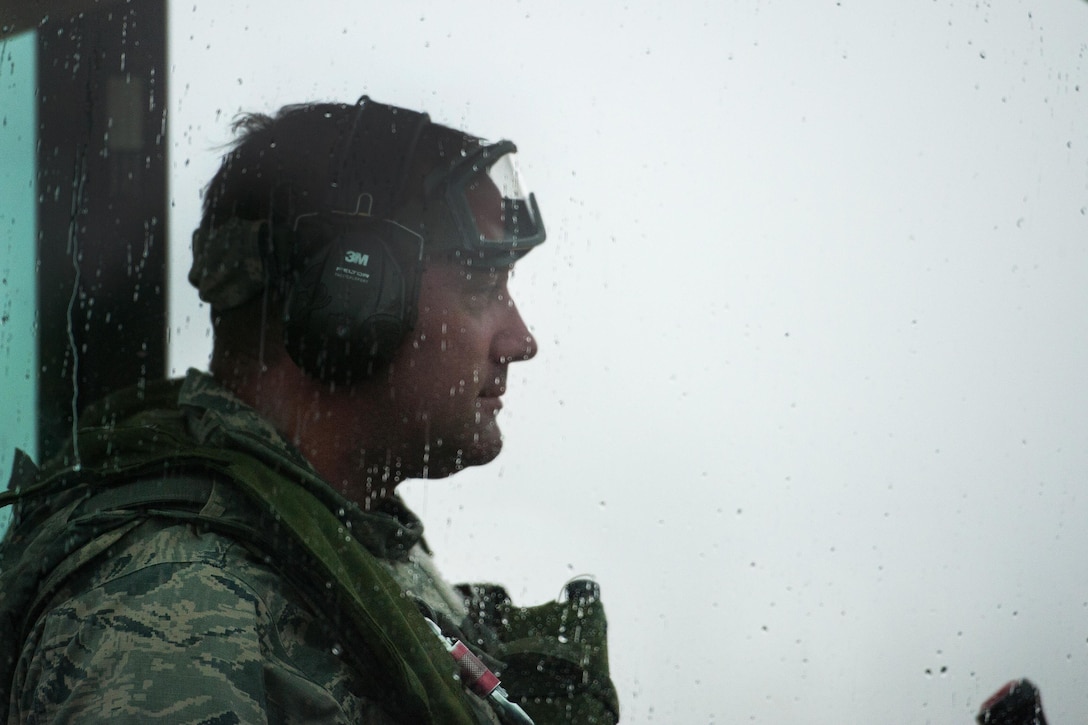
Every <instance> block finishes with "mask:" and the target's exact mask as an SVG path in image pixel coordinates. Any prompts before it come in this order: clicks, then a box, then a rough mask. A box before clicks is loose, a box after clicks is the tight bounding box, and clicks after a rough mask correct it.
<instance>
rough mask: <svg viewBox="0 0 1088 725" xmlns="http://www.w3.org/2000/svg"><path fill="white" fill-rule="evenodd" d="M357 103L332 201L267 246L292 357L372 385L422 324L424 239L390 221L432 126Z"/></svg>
mask: <svg viewBox="0 0 1088 725" xmlns="http://www.w3.org/2000/svg"><path fill="white" fill-rule="evenodd" d="M357 105H358V110H357V112H356V115H355V118H354V122H353V123H352V126H351V128H350V129H348V131H347V133H346V136H345V142H344V146H343V149H342V150H341V152H340V153H341V155H342V162H341V164H340V172H339V174H338V175H337V178H335V179H333V180H332V184H331V185H330V193H329V195H328V196H327V197H326V198H325V199H323V200H320V201H319V203H318V204H316V205H314V206H316V209H315V210H314V211H309V212H304V213H299V214H297V215H295V216H294V221H293V223H292V224H291V225H290V227H288V228H281V229H276V230H275V232H274V233H273V234H272V238H271V239H268V240H267V242H266V243H267V244H268V245H269V246H270V247H271V249H269V250H268V251H269V253H270V258H271V261H272V265H271V266H272V268H273V269H274V270H276V269H278V270H279V271H278V273H274V274H275V275H276V276H277V277H279V279H280V280H281V282H282V284H283V289H284V292H285V303H284V312H283V320H284V334H285V344H286V348H287V352H288V354H289V355H290V356H291V359H292V360H294V361H295V363H296V364H297V365H298V366H299V367H300V368H302V370H304V371H305V372H306V373H307V374H308V375H311V376H313V377H315V378H317V379H319V380H322V381H325V382H336V383H350V382H351V381H360V380H364V379H366V378H368V377H370V376H372V375H373V374H374V371H375V369H376V367H377V366H378V365H380V364H381V363H384V362H387V361H388V360H389V359H390V358H391V357H392V356H393V354H394V353H395V352H396V350H397V348H398V347H399V346H400V344H401V343H402V342H403V340H404V338H405V336H406V335H407V334H408V332H409V331H410V330H411V329H412V327H413V325H414V324H415V320H416V314H417V303H418V297H419V283H420V277H421V275H422V267H423V265H422V259H423V237H422V236H420V235H419V234H417V233H416V232H414V231H412V230H410V229H408V228H407V227H404V226H403V225H401V224H399V223H397V222H396V221H394V220H393V219H392V218H391V217H392V216H393V214H394V212H395V211H396V209H395V206H396V204H397V203H399V202H400V201H401V195H402V193H403V191H404V186H405V183H406V180H407V178H408V174H409V171H410V168H411V165H412V161H413V158H414V154H415V147H416V143H417V141H418V139H419V135H420V133H421V132H422V131H423V129H424V128H425V127H426V126H427V125H428V124H429V123H430V119H429V117H428V116H427V115H426V114H424V113H416V112H414V111H408V110H405V109H401V108H396V107H393V106H386V105H383V104H379V103H374V102H372V101H370V100H369V99H368V98H366V97H365V96H364V97H363V98H361V99H359V102H358V104H357ZM311 208H313V207H311ZM300 250H308V251H306V252H303V251H300ZM304 255H305V256H304ZM266 259H269V257H266Z"/></svg>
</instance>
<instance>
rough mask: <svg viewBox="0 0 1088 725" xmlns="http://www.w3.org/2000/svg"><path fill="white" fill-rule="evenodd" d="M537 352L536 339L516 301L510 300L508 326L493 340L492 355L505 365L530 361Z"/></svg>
mask: <svg viewBox="0 0 1088 725" xmlns="http://www.w3.org/2000/svg"><path fill="white" fill-rule="evenodd" d="M536 352H537V344H536V338H535V337H533V333H531V332H529V328H528V326H526V324H525V320H523V319H522V317H521V313H520V312H518V308H517V306H516V305H515V304H514V301H513V300H510V307H509V314H508V317H507V321H506V324H505V325H503V327H502V328H501V329H500V330H499V331H498V333H497V334H496V335H495V339H494V340H492V343H491V355H492V357H493V358H494V359H495V360H496V361H497V362H499V363H502V364H504V365H505V364H507V363H512V362H518V361H520V360H530V359H532V358H533V357H534V356H535V355H536Z"/></svg>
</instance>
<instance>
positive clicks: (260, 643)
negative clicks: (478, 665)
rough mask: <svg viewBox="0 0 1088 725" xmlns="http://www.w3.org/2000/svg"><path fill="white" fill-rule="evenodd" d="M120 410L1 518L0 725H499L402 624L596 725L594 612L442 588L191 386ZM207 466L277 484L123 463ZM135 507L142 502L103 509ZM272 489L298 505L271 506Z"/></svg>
mask: <svg viewBox="0 0 1088 725" xmlns="http://www.w3.org/2000/svg"><path fill="white" fill-rule="evenodd" d="M130 395H131V394H130ZM172 396H173V397H174V399H175V404H174V405H173V406H169V405H167V404H165V403H167V402H169V400H170V398H171V397H172ZM136 398H137V399H142V400H140V402H139V404H138V405H134V404H133V403H132V402H129V403H118V402H116V401H114V402H110V401H107V403H106V404H105V405H103V406H101V407H99V408H97V409H95V410H94V411H91V417H97V418H98V421H97V423H98V427H97V428H92V429H88V430H87V431H83V432H81V435H80V437H79V441H80V447H81V448H82V449H83V450H80V451H79V459H78V460H79V462H80V465H78V466H70V465H69V466H68V467H67V468H64V467H61V468H62V469H63V471H64V473H63V474H58V475H54V476H53V478H52V479H50V477H49V476H48V475H44V474H40V475H38V476H37V479H38V480H42V479H45V480H47V481H52V482H51V483H50V486H51V487H52V488H51V489H49V494H48V497H47V498H45V499H43V500H41V501H38V502H37V505H36V506H35V505H34V504H33V503H32V501H33V499H32V500H28V501H23V502H21V503H20V506H19V507H18V508H17V510H16V516H15V520H13V522H12V527H11V530H10V531H9V534H8V537H7V539H6V540H5V542H4V544H3V546H2V547H0V567H2V569H0V586H2V588H0V638H3V637H4V636H5V635H6V636H8V637H14V636H15V635H18V636H21V637H24V638H25V639H22V642H23V646H22V647H21V649H19V650H18V651H17V652H16V653H15V655H16V659H14V660H13V661H12V662H11V664H12V665H13V668H12V669H13V676H12V680H11V690H10V709H9V711H8V713H7V715H8V718H9V722H11V723H16V722H20V723H21V722H27V723H34V722H62V721H63V722H69V721H71V722H80V723H94V722H115V721H117V720H118V719H120V720H121V721H123V722H129V721H131V722H135V721H139V722H143V721H147V720H159V721H163V722H170V723H256V722H273V723H296V722H315V723H393V722H422V721H436V722H452V721H454V720H453V718H454V717H455V716H456V718H457V721H458V722H466V723H467V722H483V723H497V722H500V720H499V719H498V717H497V716H496V714H495V713H494V711H492V710H491V708H490V707H489V706H488V705H487V704H486V703H485V702H484V701H483V700H481V699H480V698H478V697H477V696H476V695H474V694H472V693H470V692H468V691H467V690H465V689H464V688H463V687H461V686H460V685H459V683H458V681H457V677H456V675H455V672H456V668H455V666H454V665H453V660H452V659H451V658H450V657H449V655H448V654H447V653H446V652H445V650H444V648H443V647H442V645H441V643H440V642H439V641H438V639H437V637H434V636H433V634H430V633H427V632H426V627H425V626H422V625H421V624H420V623H421V622H422V621H423V620H422V617H421V616H418V614H419V612H420V611H422V612H425V613H426V614H427V615H428V616H429V617H430V618H432V619H433V620H435V621H437V622H438V623H439V624H440V625H441V626H442V628H443V629H444V630H445V631H447V632H448V633H449V634H451V635H453V636H456V637H458V638H460V639H462V640H463V641H465V642H466V644H470V645H472V646H473V647H474V648H475V649H476V651H477V653H478V654H479V655H480V656H481V657H482V658H484V659H485V661H487V662H488V664H489V665H490V666H491V667H493V668H494V669H497V670H502V669H504V668H506V669H507V672H505V673H504V674H503V676H504V684H506V685H507V686H508V687H509V688H510V690H511V695H512V696H514V697H518V696H519V695H520V696H521V699H522V702H523V705H524V707H525V708H526V710H528V711H529V713H530V714H531V715H532V716H533V717H534V718H535V719H536V721H537V723H538V724H541V723H546V722H561V721H571V722H613V721H614V720H615V718H616V712H617V710H618V706H617V705H616V702H615V691H614V689H612V686H611V683H610V681H609V680H608V675H607V652H606V650H605V648H604V630H603V627H604V620H603V612H601V611H600V610H599V607H596V608H594V607H595V606H596V604H595V601H593V602H590V603H589V604H590V606H589V608H588V609H587V608H585V607H579V608H577V609H574V608H572V607H571V606H570V605H557V604H551V605H548V607H550V608H547V609H544V608H537V609H530V610H521V609H517V608H513V607H512V606H511V605H510V603H509V600H508V598H506V597H505V593H503V592H502V591H501V590H500V589H498V588H494V587H476V588H472V589H464V590H461V591H458V590H454V589H453V588H452V587H450V586H449V585H448V584H446V583H445V582H444V581H443V580H442V579H441V577H439V576H438V574H437V572H436V570H435V569H434V566H433V563H432V561H431V557H430V555H429V552H428V551H427V549H426V547H425V544H424V543H423V541H422V525H421V523H420V522H419V520H418V519H417V518H416V517H415V516H413V515H412V514H411V512H410V511H408V510H407V509H406V508H405V507H404V506H403V505H402V504H401V503H400V502H399V500H396V499H394V500H392V501H389V502H387V505H386V506H385V507H384V508H383V509H382V510H381V511H378V512H363V511H361V510H360V509H358V507H356V506H354V505H353V504H350V503H349V502H347V501H346V500H344V499H343V498H342V497H340V496H339V495H338V494H337V493H336V492H335V491H333V490H332V489H331V488H330V487H328V486H326V485H324V483H323V482H321V481H320V479H318V478H317V476H316V474H315V473H314V472H313V470H312V468H311V467H310V466H309V464H308V463H307V462H306V461H305V460H304V459H303V457H302V456H301V455H300V454H299V453H298V452H297V450H295V449H294V448H293V447H292V446H291V445H290V444H288V443H287V442H286V441H285V440H284V439H283V438H282V437H281V436H280V435H279V434H278V433H277V432H276V431H275V430H274V429H272V428H271V426H269V424H268V423H267V422H266V421H264V420H263V419H261V418H260V417H259V416H258V415H257V414H256V413H255V412H254V411H252V410H251V409H249V408H248V407H246V406H244V405H243V404H241V403H240V402H239V401H237V400H236V399H234V398H233V397H231V396H230V395H229V393H227V392H226V391H225V390H223V389H222V388H221V387H219V386H218V385H217V384H216V383H215V382H214V381H213V380H212V379H211V378H209V377H208V376H206V375H203V374H200V373H197V372H195V371H190V373H189V375H188V377H187V379H186V380H185V381H184V383H183V384H181V386H180V391H179V389H178V386H177V384H167V385H165V386H163V387H162V388H161V389H157V390H152V391H145V392H143V393H137V394H136ZM141 406H144V407H141ZM133 408H135V410H133ZM85 417H86V416H85ZM119 422H124V426H119V425H118V423H119ZM171 426H173V427H171ZM122 428H123V429H124V430H126V431H129V434H128V438H124V437H123V436H121V435H120V433H119V432H118V431H121V430H122ZM179 431H182V432H181V433H179ZM126 441H127V442H126ZM194 447H195V448H194ZM220 448H222V449H229V450H230V451H232V455H234V458H231V459H230V460H231V461H233V462H232V463H231V466H233V468H230V467H224V468H221V469H219V470H220V471H223V470H234V469H235V468H236V469H238V470H242V469H243V468H245V466H244V465H243V464H244V463H245V461H247V460H250V459H259V460H260V461H261V462H262V463H261V465H263V466H265V468H261V469H260V470H262V471H265V472H269V471H271V472H275V473H277V474H279V475H280V476H281V478H279V479H275V480H273V483H272V484H271V485H269V486H268V489H267V490H268V491H269V492H270V493H269V494H268V496H267V497H266V498H264V499H260V497H256V500H255V497H254V496H252V495H246V494H245V493H244V492H242V491H240V490H239V486H238V485H236V484H235V483H234V481H233V480H232V478H231V477H230V476H223V475H217V474H211V475H208V474H207V473H206V472H205V473H201V474H200V475H196V476H194V475H193V473H192V470H193V469H192V468H191V467H190V468H189V469H186V470H187V472H184V473H182V474H178V473H176V472H174V468H169V471H170V473H169V475H164V474H163V473H162V470H163V466H164V463H163V460H164V459H163V458H162V457H161V456H159V455H158V454H156V455H149V456H146V457H144V458H141V456H140V454H141V452H143V451H145V450H148V449H154V450H159V451H161V450H166V451H170V450H172V449H176V450H177V451H178V456H181V457H185V456H189V458H191V459H192V460H197V458H194V457H193V455H192V453H191V451H192V450H201V451H205V450H206V451H216V450H218V449H220ZM239 449H241V456H239V455H238V454H237V452H238V451H239ZM76 455H77V451H76V449H74V448H73V449H71V450H69V451H68V453H67V457H68V458H69V461H68V462H69V463H71V462H72V461H71V459H73V458H75V456H76ZM201 455H203V454H201ZM209 455H211V454H210V453H209ZM133 460H139V461H140V463H138V464H131V461H133ZM201 460H202V459H201ZM169 465H170V466H173V463H172V462H171V463H170V464H169ZM255 470H256V469H255ZM156 471H158V472H159V473H158V477H159V480H160V481H161V482H162V485H161V487H160V488H158V489H155V488H154V486H155V480H154V472H156ZM285 473H289V474H291V475H288V476H284V474H285ZM135 474H138V475H135ZM186 476H188V478H187V477H186ZM238 477H239V478H244V476H241V474H239V475H238ZM251 478H252V477H251ZM269 478H270V477H269V476H267V475H266V476H264V479H269ZM114 479H119V480H120V481H122V483H116V482H115V481H114ZM288 480H292V481H303V485H302V486H299V485H294V484H291V485H288V484H286V483H285V481H288ZM58 481H59V482H60V483H58ZM106 481H109V482H110V483H109V484H107V483H105V482H106ZM88 482H89V483H88ZM265 483H267V480H265ZM265 483H262V485H265ZM13 485H18V484H17V483H16V482H14V481H13ZM126 486H127V488H126ZM171 486H172V487H173V488H171ZM149 488H150V489H152V492H153V494H154V496H153V497H152V498H154V500H151V501H148V500H139V501H137V502H136V503H133V502H132V501H131V500H129V501H128V502H127V503H125V504H124V505H122V504H121V503H119V501H122V500H125V496H127V495H128V493H126V491H127V490H128V489H131V490H133V491H138V492H143V491H146V490H148V489H149ZM304 488H305V489H306V490H305V491H303V489H304ZM53 489H55V491H54V490H53ZM285 491H286V492H287V493H289V494H290V495H291V496H297V495H302V496H305V497H306V498H304V499H299V498H297V497H296V498H295V499H276V498H275V497H276V496H278V495H281V494H284V493H285ZM300 492H301V493H300ZM141 495H142V494H141ZM137 498H139V497H137ZM172 499H178V500H180V502H181V503H178V502H177V501H173V502H171V500H172ZM276 501H283V502H289V501H303V502H304V504H305V505H291V504H290V503H279V504H276V503H275V502H276ZM277 506H278V508H277ZM322 507H323V508H322ZM307 508H312V511H311V510H304V511H303V512H302V513H301V514H300V513H299V509H307ZM311 513H313V514H314V517H313V518H315V520H316V519H319V518H320V517H319V516H317V513H321V514H323V515H325V516H326V518H327V519H328V521H332V522H333V526H334V528H335V529H336V530H335V531H334V532H332V533H331V534H330V533H328V532H327V529H328V528H329V526H328V524H325V525H324V526H325V530H321V531H319V530H318V529H314V531H315V532H317V534H315V537H314V538H316V539H320V538H321V537H322V536H327V537H328V538H329V539H330V540H333V541H334V544H333V545H332V549H328V550H327V551H330V552H332V553H322V552H324V551H326V550H323V549H321V548H320V546H318V545H314V544H312V542H309V541H304V538H306V537H302V536H300V535H299V534H298V532H299V531H300V530H301V529H304V528H305V526H307V525H309V523H308V522H309V521H310V517H309V514H311ZM330 513H331V515H332V516H335V519H333V518H331V517H329V514H330ZM299 521H301V522H302V523H298V522H299ZM292 532H294V533H292ZM319 543H321V542H319ZM343 561H347V562H354V564H353V565H352V567H351V570H352V572H354V573H353V574H352V577H354V578H355V580H354V581H352V582H350V583H349V584H347V585H345V584H344V583H343V581H344V577H343V576H342V575H340V578H339V579H337V577H336V575H335V571H336V568H337V567H338V566H340V565H341V563H342V562H343ZM330 562H331V563H330ZM375 562H376V564H375ZM368 567H371V568H368ZM330 572H332V573H330ZM352 587H354V588H355V589H356V590H357V591H356V592H354V593H352V592H346V591H345V590H347V589H351V588H352ZM20 592H21V593H20ZM360 592H361V594H360ZM352 596H354V597H355V600H354V601H356V602H360V601H361V602H362V605H361V606H359V605H356V608H355V609H354V610H353V609H352V608H351V606H352V601H353V600H352ZM398 600H399V601H398ZM469 609H471V610H472V616H469ZM406 612H407V613H406ZM587 612H588V614H587ZM367 618H369V619H370V620H372V621H370V622H369V629H368V625H367V622H366V621H365V620H367ZM416 620H418V621H416ZM568 620H570V623H572V624H573V623H574V622H575V620H577V623H578V625H579V627H580V628H583V627H584V629H585V630H586V631H587V632H588V631H590V630H593V631H594V632H595V634H593V635H592V637H589V636H588V635H586V636H581V640H582V642H583V643H584V644H583V645H582V647H581V649H579V650H578V651H574V650H568V648H569V646H570V645H569V639H570V638H568V637H564V636H557V635H556V634H555V632H556V631H557V632H558V634H559V635H562V634H563V632H564V631H565V628H566V626H567V623H568ZM360 622H362V624H360ZM424 624H425V623H424ZM492 624H493V625H495V629H493V628H492V627H491V626H489V625H492ZM591 625H592V626H591ZM421 627H422V629H421ZM503 627H509V629H510V632H507V636H506V637H505V638H504V637H503V636H502V634H501V632H500V633H499V634H496V631H498V630H501V629H502V628H503ZM593 627H596V628H597V629H593ZM4 628H6V629H4ZM543 629H549V630H550V631H549V632H548V633H547V635H546V636H542V635H543V634H544V633H543V631H542V630H543ZM597 630H599V631H597ZM420 631H423V632H424V633H426V636H424V635H421V634H419V632H420ZM572 631H573V628H572ZM579 631H581V629H579ZM360 632H362V634H360ZM383 636H384V637H386V639H388V640H390V641H388V642H384V643H383V640H382V637H383ZM574 639H575V640H577V639H578V638H577V637H576V638H574ZM591 640H592V641H591ZM560 643H562V644H560ZM383 644H384V646H385V647H386V648H385V649H383ZM8 646H9V647H10V644H9V645H8ZM0 649H2V647H0ZM383 653H384V654H383ZM492 654H493V655H495V656H496V657H502V658H503V659H501V660H500V659H495V658H492V657H491V655H492ZM0 656H2V653H0ZM519 663H520V664H519ZM553 664H554V665H555V666H552V665H553ZM432 670H433V672H431V671H432ZM2 671H3V668H2V667H0V673H2ZM519 672H520V673H521V674H520V675H518V673H519ZM428 677H430V678H431V679H430V680H428V679H427V678H428ZM518 677H520V678H521V680H522V684H523V685H524V687H522V688H521V690H520V691H519V682H518V679H517V678H518ZM405 682H407V683H408V685H405V684H404V683H405ZM406 690H407V691H408V692H407V694H406ZM439 691H441V692H439ZM0 692H2V688H0ZM443 698H445V699H443ZM442 708H447V710H443V709H442ZM534 708H535V709H534ZM587 708H588V709H587ZM444 712H449V713H453V714H449V715H441V714H439V713H444ZM2 714H3V713H2V712H0V719H2Z"/></svg>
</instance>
